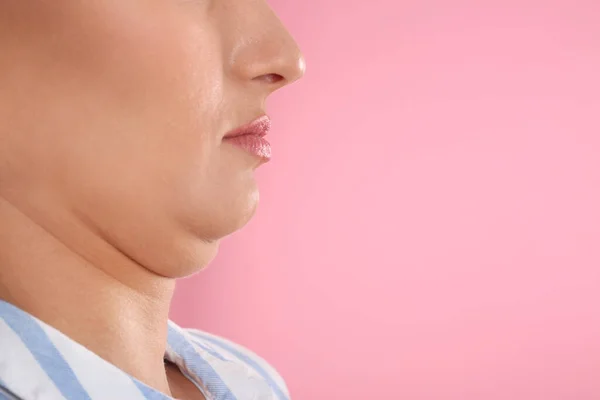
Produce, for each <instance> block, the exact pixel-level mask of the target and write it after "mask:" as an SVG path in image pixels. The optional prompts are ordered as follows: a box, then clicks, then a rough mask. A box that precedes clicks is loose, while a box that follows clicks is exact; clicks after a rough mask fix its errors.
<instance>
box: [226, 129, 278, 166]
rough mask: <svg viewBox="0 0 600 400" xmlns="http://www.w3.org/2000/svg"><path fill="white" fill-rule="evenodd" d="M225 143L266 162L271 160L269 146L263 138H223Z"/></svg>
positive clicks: (250, 136)
mask: <svg viewBox="0 0 600 400" xmlns="http://www.w3.org/2000/svg"><path fill="white" fill-rule="evenodd" d="M225 141H226V142H228V143H231V144H233V145H235V146H238V147H240V148H241V149H242V150H245V151H246V152H248V153H250V154H252V155H254V156H257V157H260V158H262V159H264V160H266V161H269V160H270V159H271V144H270V143H269V142H267V141H266V140H265V138H263V137H260V136H256V135H242V136H235V137H230V138H225Z"/></svg>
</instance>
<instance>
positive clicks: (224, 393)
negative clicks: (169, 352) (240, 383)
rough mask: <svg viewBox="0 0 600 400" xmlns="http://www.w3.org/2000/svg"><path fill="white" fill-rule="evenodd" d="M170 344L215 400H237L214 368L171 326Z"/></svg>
mask: <svg viewBox="0 0 600 400" xmlns="http://www.w3.org/2000/svg"><path fill="white" fill-rule="evenodd" d="M168 343H169V346H171V348H172V349H173V350H174V351H175V353H177V355H178V356H179V357H181V358H182V359H183V362H184V365H185V366H186V367H187V368H188V369H189V370H190V371H191V372H192V373H193V374H194V375H195V376H197V377H198V378H200V379H202V380H203V383H204V385H205V386H206V388H207V389H208V391H209V392H210V394H211V395H212V396H213V398H214V399H215V400H237V398H236V397H235V396H234V395H233V393H231V390H229V387H228V386H227V384H226V383H225V382H223V380H222V379H221V377H220V376H219V374H217V372H216V371H215V370H214V369H213V367H212V366H211V365H210V364H209V363H208V362H207V361H206V360H205V359H204V358H202V357H201V356H200V354H198V352H197V351H196V349H194V347H193V346H192V344H191V343H190V342H189V341H188V339H187V338H186V337H185V336H184V335H183V334H182V333H181V332H179V331H178V330H177V329H175V328H174V327H173V326H171V325H169V335H168Z"/></svg>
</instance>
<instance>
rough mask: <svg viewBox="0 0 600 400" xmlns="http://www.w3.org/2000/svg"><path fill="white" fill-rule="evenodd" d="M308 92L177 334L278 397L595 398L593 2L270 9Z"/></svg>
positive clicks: (598, 129) (597, 251)
mask: <svg viewBox="0 0 600 400" xmlns="http://www.w3.org/2000/svg"><path fill="white" fill-rule="evenodd" d="M272 5H273V7H274V8H275V9H276V10H277V12H278V13H279V14H280V16H281V17H282V19H283V20H284V21H285V22H286V23H287V25H288V26H289V28H290V30H291V31H292V33H293V34H294V35H295V36H296V38H297V39H298V41H299V43H300V44H301V46H302V47H303V49H304V52H305V55H306V58H307V61H308V69H307V74H306V77H305V80H304V81H303V82H301V83H298V84H295V85H294V86H292V87H291V88H289V89H287V90H285V91H284V92H282V93H281V94H277V95H275V96H274V97H273V99H272V100H271V102H270V111H271V114H272V116H273V118H274V131H273V134H272V136H271V138H272V143H273V147H274V156H275V157H274V160H273V161H272V162H271V163H270V164H269V165H267V166H265V167H264V168H262V169H261V171H260V172H259V174H258V177H259V180H260V185H261V187H262V192H261V205H260V207H259V211H258V213H257V215H256V218H255V219H254V220H253V222H251V224H250V225H249V226H248V227H247V228H246V229H244V230H243V231H241V232H240V233H238V234H236V235H234V236H233V237H231V238H229V239H227V240H225V241H224V243H223V245H222V247H221V252H220V254H219V256H218V258H217V259H216V260H215V262H214V263H213V265H212V266H211V267H210V268H209V269H208V270H206V271H205V272H203V273H201V274H199V275H197V276H195V277H193V278H190V279H186V280H184V281H182V282H181V283H180V286H179V291H178V293H177V295H176V300H175V306H174V309H173V313H172V317H173V318H174V319H175V320H176V321H177V322H179V323H180V324H183V325H186V326H193V327H200V328H202V329H205V330H209V331H213V332H215V333H218V334H221V335H224V336H226V337H229V338H231V339H233V340H236V341H238V342H241V343H242V344H244V345H246V346H248V347H250V348H252V349H253V350H255V351H256V352H257V353H259V354H261V355H262V356H264V357H265V358H266V359H268V360H269V361H270V362H271V363H272V364H274V365H275V366H276V367H277V368H278V369H279V370H280V372H281V373H282V375H284V377H285V378H286V380H287V381H288V385H289V387H290V389H291V392H292V395H293V398H294V399H299V400H328V399H340V400H341V399H344V400H346V399H348V400H354V399H356V400H358V399H410V400H418V399H442V400H447V399H451V400H465V399H468V400H471V399H478V400H479V399H485V400H494V399H498V400H507V399H510V400H514V399H519V400H520V399H527V400H531V399H536V400H537V399H540V400H541V399H543V400H554V399H561V400H563V399H564V400H587V399H596V400H597V399H600V78H599V76H600V2H599V1H598V0H589V1H583V0H581V1H576V0H564V1H551V0H546V1H525V0H508V1H507V0H487V1H475V0H471V1H460V0H454V1H441V0H440V1H435V0H410V1H399V0H369V1H364V0H361V1H356V0H303V1H289V0H279V1H272Z"/></svg>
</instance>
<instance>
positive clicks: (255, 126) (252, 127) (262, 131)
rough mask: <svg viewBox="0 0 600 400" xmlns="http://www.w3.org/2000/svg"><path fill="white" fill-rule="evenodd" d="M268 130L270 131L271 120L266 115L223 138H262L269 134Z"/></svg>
mask: <svg viewBox="0 0 600 400" xmlns="http://www.w3.org/2000/svg"><path fill="white" fill-rule="evenodd" d="M269 129H271V118H269V116H268V115H263V116H261V117H258V118H256V119H255V120H253V121H252V122H249V123H247V124H245V125H242V126H240V127H238V128H235V129H234V130H232V131H230V132H228V133H227V134H225V136H223V138H224V139H227V138H234V137H237V136H244V135H254V136H259V137H263V136H265V135H266V134H267V133H269Z"/></svg>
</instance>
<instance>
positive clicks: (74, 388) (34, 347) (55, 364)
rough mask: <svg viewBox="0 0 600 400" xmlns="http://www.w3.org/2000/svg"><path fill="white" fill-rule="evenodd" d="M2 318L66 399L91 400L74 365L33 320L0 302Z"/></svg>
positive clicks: (11, 306)
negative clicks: (70, 363)
mask: <svg viewBox="0 0 600 400" xmlns="http://www.w3.org/2000/svg"><path fill="white" fill-rule="evenodd" d="M0 315H2V318H3V319H4V321H5V322H6V323H7V324H8V326H10V328H11V329H12V330H13V331H14V332H15V333H16V334H17V335H19V337H20V338H21V340H22V341H23V343H25V346H27V348H28V349H29V351H30V352H31V354H32V355H33V356H34V357H35V359H36V360H37V362H38V363H39V364H40V366H41V367H42V369H43V370H44V371H45V372H46V374H47V375H48V376H49V377H50V379H52V381H53V382H54V384H55V385H56V387H57V388H58V390H60V392H61V393H62V394H63V395H64V396H65V397H66V398H67V399H77V400H91V399H90V396H89V395H88V393H87V392H86V391H85V389H84V388H83V386H81V383H80V382H79V380H78V379H77V377H76V376H75V373H73V370H72V369H71V366H70V365H69V364H68V363H67V362H66V361H65V359H64V358H63V357H62V355H61V354H60V352H59V351H58V349H57V348H56V347H55V346H54V344H53V343H52V342H51V341H50V338H49V337H48V335H46V332H44V331H43V330H42V328H41V327H40V325H39V324H38V323H37V321H36V320H35V319H34V318H33V317H31V316H29V315H27V314H26V313H25V312H23V311H21V310H19V309H18V308H16V307H14V306H13V305H10V304H8V303H6V302H0Z"/></svg>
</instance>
